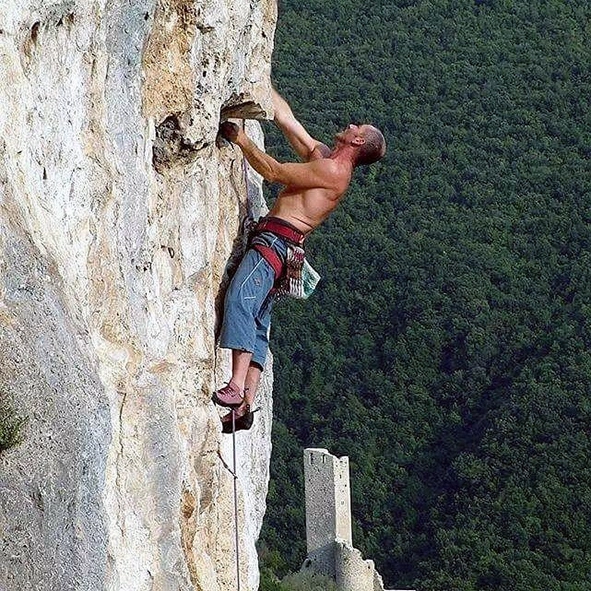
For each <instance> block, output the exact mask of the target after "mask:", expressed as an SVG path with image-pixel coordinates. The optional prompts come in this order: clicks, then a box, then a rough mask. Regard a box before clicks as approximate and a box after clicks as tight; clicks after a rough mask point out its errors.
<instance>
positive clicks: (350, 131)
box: [336, 123, 366, 143]
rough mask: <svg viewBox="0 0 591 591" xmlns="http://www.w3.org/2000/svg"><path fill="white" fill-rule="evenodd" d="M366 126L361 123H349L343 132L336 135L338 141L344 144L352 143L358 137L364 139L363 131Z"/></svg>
mask: <svg viewBox="0 0 591 591" xmlns="http://www.w3.org/2000/svg"><path fill="white" fill-rule="evenodd" d="M365 127H366V125H360V124H359V123H349V125H347V127H346V128H345V129H343V131H339V133H337V135H336V139H337V140H340V141H341V142H344V143H350V142H351V141H352V140H354V139H355V138H357V137H363V129H364V128H365Z"/></svg>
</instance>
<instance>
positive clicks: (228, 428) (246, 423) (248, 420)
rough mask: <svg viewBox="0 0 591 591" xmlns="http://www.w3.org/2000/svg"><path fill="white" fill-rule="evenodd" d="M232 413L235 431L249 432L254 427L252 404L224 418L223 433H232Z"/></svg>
mask: <svg viewBox="0 0 591 591" xmlns="http://www.w3.org/2000/svg"><path fill="white" fill-rule="evenodd" d="M232 413H234V416H235V419H234V430H235V431H248V430H249V429H250V428H251V427H252V422H253V418H254V413H253V412H250V404H245V405H244V406H241V407H240V408H237V409H235V410H233V411H232V412H229V413H228V414H227V415H224V416H223V417H222V433H232Z"/></svg>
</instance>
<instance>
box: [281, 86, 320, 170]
mask: <svg viewBox="0 0 591 591" xmlns="http://www.w3.org/2000/svg"><path fill="white" fill-rule="evenodd" d="M271 92H272V97H273V107H274V109H275V119H274V121H275V124H276V125H277V127H279V129H280V130H281V131H282V132H283V134H284V135H285V137H286V138H287V140H288V141H289V143H290V144H291V145H292V147H293V149H294V150H295V151H296V153H297V154H298V156H299V157H300V158H301V159H302V160H304V161H305V162H309V161H310V160H317V159H318V158H326V157H327V156H328V155H330V148H329V147H328V146H326V145H324V144H323V143H322V142H319V141H318V140H315V139H314V138H313V137H312V136H311V135H310V134H309V133H308V132H307V131H306V130H305V129H304V126H303V125H302V124H301V123H300V122H299V121H298V120H297V119H296V118H295V116H294V114H293V112H292V110H291V107H290V106H289V105H288V104H287V101H286V100H285V99H284V98H283V97H282V96H281V95H280V94H279V93H278V92H277V91H276V90H275V89H274V88H273V89H272V91H271Z"/></svg>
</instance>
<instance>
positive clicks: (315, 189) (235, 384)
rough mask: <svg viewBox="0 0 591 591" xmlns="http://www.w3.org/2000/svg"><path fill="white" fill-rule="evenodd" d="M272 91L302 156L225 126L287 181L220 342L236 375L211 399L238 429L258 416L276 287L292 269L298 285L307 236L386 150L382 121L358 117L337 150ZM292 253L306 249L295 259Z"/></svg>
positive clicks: (256, 242)
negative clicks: (278, 154)
mask: <svg viewBox="0 0 591 591" xmlns="http://www.w3.org/2000/svg"><path fill="white" fill-rule="evenodd" d="M272 98H273V107H274V109H275V118H274V122H275V124H276V125H277V126H278V127H279V129H280V130H281V131H282V132H283V134H284V135H285V136H286V138H287V140H288V141H289V143H290V144H291V146H292V147H293V149H294V150H295V151H296V152H297V154H298V155H299V156H300V158H301V159H302V160H304V162H303V163H294V162H286V163H280V162H278V161H277V160H275V159H274V158H272V157H271V156H270V155H268V154H266V153H265V152H263V151H262V150H260V149H259V148H258V147H257V146H256V145H255V144H254V142H252V141H251V140H250V139H249V138H248V136H247V135H246V134H245V132H244V131H243V130H242V129H241V128H240V127H239V126H238V125H236V124H234V123H231V122H228V121H227V122H224V123H222V125H221V126H220V134H221V135H222V137H224V138H225V139H226V140H228V141H230V142H232V143H233V144H236V145H237V146H238V147H239V148H240V149H241V150H242V152H243V154H244V157H245V158H246V160H247V161H248V163H249V164H250V165H251V166H252V168H254V169H255V170H256V171H257V172H258V173H259V174H261V175H262V176H263V178H264V179H266V180H267V181H270V182H278V183H281V184H282V185H284V189H283V190H282V191H281V193H280V194H279V196H278V197H277V200H276V201H275V203H274V205H273V207H272V209H271V211H270V213H269V215H268V216H267V217H264V218H262V219H261V220H259V223H258V224H257V226H256V228H255V235H254V238H253V239H252V240H251V241H250V243H249V248H248V250H247V251H246V254H245V255H244V257H243V259H242V261H241V263H240V265H239V267H238V270H237V271H236V274H235V275H234V276H233V278H232V280H231V282H230V285H229V287H228V291H227V293H226V299H225V304H224V318H223V323H222V328H221V333H220V346H221V347H222V348H226V349H231V350H232V377H231V379H230V381H229V382H228V384H227V385H226V386H224V387H222V388H221V389H219V390H218V391H217V392H215V393H214V395H213V397H212V398H213V401H214V402H216V403H217V404H219V405H220V406H224V407H228V408H231V409H233V412H234V413H235V419H236V420H235V427H236V430H240V429H250V427H251V425H252V422H253V413H252V411H251V408H252V404H253V400H254V397H255V394H256V391H257V388H258V385H259V381H260V378H261V373H262V371H263V366H264V364H265V358H266V355H267V350H268V333H269V325H270V315H271V307H272V304H273V299H274V291H275V290H274V286H276V285H277V282H278V280H280V279H282V277H283V278H284V275H286V273H287V275H288V277H291V275H292V274H294V277H295V280H294V281H293V284H297V283H298V281H297V280H298V279H299V277H298V272H299V273H301V263H302V260H303V250H302V247H303V244H304V240H305V238H306V237H307V236H308V235H309V234H310V232H312V230H314V229H315V228H316V227H317V226H318V225H319V224H320V223H321V222H322V221H324V220H325V219H326V218H327V217H328V215H329V214H330V213H331V212H332V211H333V210H334V209H335V208H336V206H337V205H338V204H339V202H340V200H341V198H342V197H343V195H344V193H345V191H346V190H347V187H348V186H349V183H350V181H351V177H352V174H353V169H354V168H355V167H356V166H358V165H361V164H371V163H373V162H376V161H377V160H379V159H380V158H382V156H383V155H384V153H385V151H386V143H385V140H384V136H383V135H382V133H381V132H380V131H379V130H378V129H377V128H375V127H373V126H372V125H368V124H365V125H361V124H356V123H351V124H350V125H349V126H348V127H347V128H346V129H344V130H343V131H340V132H339V133H337V134H336V136H335V144H334V148H333V149H332V150H331V149H330V148H329V147H328V146H326V145H325V144H323V143H321V142H319V141H317V140H315V139H313V138H312V137H311V136H310V135H309V134H308V132H307V131H306V130H305V129H304V127H303V126H302V124H301V123H300V122H299V121H297V119H296V118H295V117H294V114H293V112H292V110H291V108H290V106H289V105H288V103H287V102H286V101H285V100H284V99H283V98H282V97H281V96H280V95H279V94H278V93H277V91H276V90H275V89H273V90H272ZM298 249H299V250H298ZM292 252H301V254H302V256H301V257H300V258H299V259H298V257H297V256H294V257H291V258H290V253H292ZM286 259H287V260H288V264H286ZM294 260H297V261H299V265H298V264H295V265H294ZM286 267H287V270H286ZM222 426H223V431H224V432H225V433H228V432H231V431H232V413H231V412H230V413H228V414H227V415H226V416H224V417H223V418H222Z"/></svg>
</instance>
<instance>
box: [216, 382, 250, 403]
mask: <svg viewBox="0 0 591 591" xmlns="http://www.w3.org/2000/svg"><path fill="white" fill-rule="evenodd" d="M211 399H212V400H213V401H214V402H215V403H216V404H219V405H220V406H226V407H228V408H238V407H239V406H240V405H241V404H242V403H243V402H244V392H242V391H241V390H240V388H238V386H237V385H236V384H235V383H234V382H233V381H232V380H230V381H229V382H228V384H227V385H226V386H224V387H223V388H220V389H219V390H218V391H217V392H214V393H213V396H212V397H211Z"/></svg>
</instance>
